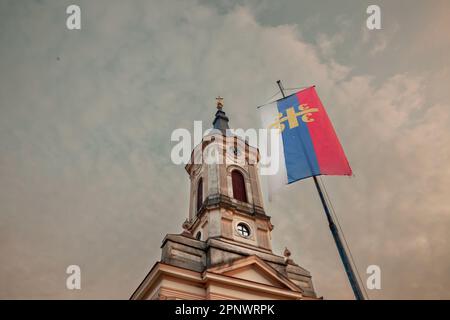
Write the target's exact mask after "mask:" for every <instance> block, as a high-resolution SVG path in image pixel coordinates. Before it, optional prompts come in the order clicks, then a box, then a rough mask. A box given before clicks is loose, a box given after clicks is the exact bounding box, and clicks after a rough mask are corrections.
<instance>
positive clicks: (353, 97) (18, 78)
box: [0, 1, 450, 298]
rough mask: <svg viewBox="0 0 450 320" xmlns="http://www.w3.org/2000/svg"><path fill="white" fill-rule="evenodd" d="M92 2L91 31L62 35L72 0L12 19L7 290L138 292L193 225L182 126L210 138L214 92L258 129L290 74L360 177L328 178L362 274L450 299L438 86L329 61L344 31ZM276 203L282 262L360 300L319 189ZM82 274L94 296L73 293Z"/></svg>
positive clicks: (0, 91) (407, 292) (32, 6)
mask: <svg viewBox="0 0 450 320" xmlns="http://www.w3.org/2000/svg"><path fill="white" fill-rule="evenodd" d="M80 6H81V9H82V19H84V20H83V23H82V30H81V31H79V32H70V31H67V30H66V29H65V21H64V17H65V16H64V12H65V11H64V4H58V5H55V4H53V3H50V2H45V1H44V2H43V3H42V4H40V3H28V4H27V5H18V4H16V3H15V2H10V3H8V5H4V10H3V9H2V10H1V12H8V13H9V14H10V18H7V17H3V16H2V19H1V21H3V24H4V26H5V27H4V28H2V30H7V31H3V32H2V33H1V34H0V36H1V40H2V41H3V43H5V46H2V47H1V48H0V53H1V57H2V59H0V70H1V71H2V72H1V73H0V74H1V75H2V76H1V84H2V85H1V86H0V97H1V109H0V113H1V117H0V130H1V135H0V148H1V152H0V177H1V179H0V181H1V182H0V203H1V205H0V210H1V212H2V215H1V217H0V219H1V223H0V226H1V227H0V235H1V236H0V237H1V239H0V240H1V241H0V243H1V245H0V250H1V253H2V255H3V256H5V257H8V259H5V261H4V263H2V265H1V266H0V277H1V278H0V282H1V283H2V284H4V285H3V286H2V289H1V290H0V297H3V298H18V297H19V298H31V297H42V298H50V297H53V298H128V297H129V295H130V294H131V293H132V292H133V290H134V289H135V287H136V286H137V285H138V284H139V283H140V281H141V280H142V279H143V277H144V276H145V274H146V272H147V271H148V270H149V268H150V267H151V265H152V264H153V263H154V262H155V261H156V259H158V258H159V255H160V249H159V246H160V242H161V240H162V239H163V236H164V235H165V234H166V233H175V232H180V231H181V223H182V222H183V221H184V219H185V217H186V216H187V214H188V177H187V175H186V173H185V172H184V169H183V168H181V167H177V166H175V165H173V164H171V162H170V150H171V147H172V145H171V144H170V134H171V132H172V130H173V129H175V128H179V127H186V128H188V129H191V128H192V126H193V121H194V120H203V121H204V123H205V127H206V124H209V123H210V122H211V121H212V117H213V114H214V97H215V96H216V95H218V94H220V95H222V96H224V97H225V111H226V112H227V114H228V115H229V117H230V119H231V125H232V126H233V127H235V128H239V127H242V128H249V127H258V126H259V122H258V117H257V115H256V111H255V107H256V106H257V105H260V104H261V103H263V102H265V101H266V99H267V98H268V97H270V96H272V95H273V93H274V92H275V91H276V86H275V83H274V81H275V80H277V79H283V81H284V83H285V85H286V86H287V87H290V86H304V85H310V84H316V85H317V90H318V92H319V95H320V96H321V98H322V101H323V102H324V104H325V106H326V107H327V109H328V113H329V115H330V117H331V119H332V121H333V123H334V125H335V127H336V130H337V132H338V134H339V136H340V138H341V141H342V144H343V146H344V149H345V150H346V152H347V155H348V157H349V160H350V163H351V165H352V167H353V169H354V172H355V175H356V177H355V178H351V179H346V178H336V177H326V178H324V180H325V181H326V183H327V188H328V191H329V194H330V197H331V198H332V200H333V202H334V206H335V209H336V212H337V213H338V215H339V217H340V220H341V224H342V227H343V229H344V231H345V232H346V235H347V238H348V240H349V243H350V245H351V247H352V250H353V253H354V256H355V258H356V260H357V264H358V266H359V267H360V270H362V271H364V270H365V268H366V266H367V265H368V264H379V265H380V266H381V269H382V275H383V279H384V280H383V282H382V286H383V290H382V291H380V292H377V293H372V294H373V295H374V296H375V297H380V298H408V297H412V298H420V297H427V298H430V297H440V298H443V297H447V296H448V290H447V287H448V284H449V277H448V275H447V274H446V273H447V270H448V268H449V265H450V259H449V256H448V254H447V252H448V244H447V241H446V239H447V238H446V231H445V230H446V229H448V226H449V223H450V221H449V218H448V217H449V215H448V209H447V207H448V200H447V199H446V197H445V194H446V192H445V191H446V185H448V182H449V181H448V180H449V173H450V171H449V170H448V169H449V168H448V165H447V163H449V161H448V160H449V159H448V155H449V152H448V151H449V150H448V146H449V145H450V143H449V142H450V141H449V137H448V135H447V134H445V133H446V132H447V128H448V125H449V123H448V122H449V119H448V116H447V110H448V104H447V103H446V101H448V100H439V101H436V99H434V98H433V97H430V96H429V95H427V92H426V90H425V88H426V83H425V82H426V81H425V79H423V78H421V77H413V76H410V75H407V74H404V73H398V74H395V75H393V76H390V77H388V78H386V79H384V81H382V82H381V84H375V82H374V81H373V78H372V77H371V76H369V75H366V74H362V75H352V74H351V69H352V65H351V64H348V65H345V64H342V63H338V62H336V60H335V59H334V58H333V57H334V52H335V50H337V49H336V47H335V46H336V45H337V44H339V43H340V40H339V35H336V36H332V37H331V38H323V39H322V41H319V44H317V45H316V44H312V43H308V42H306V41H305V40H303V37H302V28H301V26H298V25H292V24H290V25H277V26H264V25H261V24H260V23H258V21H257V20H255V17H254V12H253V11H252V8H251V7H245V6H234V7H233V8H232V9H229V10H227V11H226V12H221V11H219V10H217V9H215V8H214V7H211V6H204V5H201V4H199V3H197V2H196V1H183V2H177V3H176V4H175V3H174V2H164V3H162V2H154V3H148V2H147V1H136V2H134V4H133V6H131V5H129V4H125V3H124V2H119V1H115V2H111V1H108V2H106V1H104V2H101V1H96V2H95V3H92V2H87V1H86V2H81V4H80ZM44 9H45V10H44ZM61 13H63V15H61ZM13 32H14V36H12V34H13ZM324 53H326V54H324ZM57 57H60V60H59V61H58V60H57ZM205 129H206V128H205ZM266 210H267V212H268V214H269V215H271V216H272V218H273V223H274V224H275V230H274V233H273V243H274V247H275V248H276V249H277V250H278V251H277V252H281V251H280V250H281V249H282V248H283V247H284V246H285V245H287V246H288V247H289V248H290V250H291V251H292V252H293V258H294V259H295V260H296V261H298V263H300V264H301V265H303V266H304V267H306V268H307V269H309V270H310V271H311V272H312V274H313V279H314V283H315V285H316V288H317V290H318V292H319V294H321V295H324V296H325V297H326V298H351V291H350V289H349V287H348V285H347V282H346V279H345V275H344V272H343V270H342V267H341V264H340V261H339V258H338V256H337V253H336V250H335V248H334V244H333V242H332V239H331V238H330V235H329V232H328V230H327V225H326V222H325V219H324V217H323V216H322V211H321V208H320V203H319V202H318V199H317V195H316V194H315V192H314V189H313V186H312V185H311V184H310V183H309V182H304V183H298V184H295V185H292V186H289V187H288V188H286V190H285V192H283V193H281V194H280V195H279V196H278V198H277V199H276V200H275V201H274V202H273V203H267V204H266ZM293 222H294V223H293ZM69 264H79V265H80V266H81V268H82V276H83V279H84V280H82V288H83V289H82V290H81V291H80V292H71V291H67V290H66V289H65V276H66V275H65V269H66V267H67V265H69ZM425 272H427V273H426V274H425ZM430 286H431V287H432V290H429V289H428V288H430Z"/></svg>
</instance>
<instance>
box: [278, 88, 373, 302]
mask: <svg viewBox="0 0 450 320" xmlns="http://www.w3.org/2000/svg"><path fill="white" fill-rule="evenodd" d="M277 84H278V87H279V88H280V91H281V94H282V95H283V98H285V97H286V95H285V94H284V88H283V86H282V84H281V80H278V81H277ZM302 143H303V142H302ZM313 180H314V184H315V185H316V189H317V192H318V193H319V197H320V201H321V202H322V206H323V209H324V211H325V215H326V217H327V220H328V226H329V227H330V231H331V234H332V235H333V239H334V242H335V243H336V247H337V250H338V252H339V256H340V257H341V260H342V264H343V265H344V269H345V272H346V273H347V277H348V281H349V282H350V285H351V287H352V290H353V294H354V295H355V298H356V300H365V297H364V295H363V293H362V290H361V287H360V284H359V282H358V279H357V277H356V273H355V271H354V270H353V266H352V264H351V263H350V259H349V257H348V255H347V251H346V250H345V247H344V245H343V242H342V239H341V236H340V234H339V230H338V228H337V227H336V223H335V222H334V219H333V216H332V215H331V213H330V209H329V208H328V204H327V202H326V200H325V196H324V193H323V191H322V187H321V186H320V184H319V181H318V179H317V177H316V176H313Z"/></svg>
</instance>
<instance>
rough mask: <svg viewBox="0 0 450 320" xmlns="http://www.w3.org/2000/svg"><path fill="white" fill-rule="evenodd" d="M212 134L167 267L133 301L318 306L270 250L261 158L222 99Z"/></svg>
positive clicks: (292, 267)
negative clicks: (308, 302) (233, 128)
mask: <svg viewBox="0 0 450 320" xmlns="http://www.w3.org/2000/svg"><path fill="white" fill-rule="evenodd" d="M217 109H218V110H217V112H216V114H215V118H214V121H213V129H214V130H212V131H211V133H210V134H207V135H205V136H204V137H203V140H202V141H201V143H200V144H199V145H197V146H195V148H194V150H193V151H192V155H191V160H190V162H189V164H187V165H186V171H187V174H188V175H189V179H190V204H189V218H188V219H186V221H185V222H184V223H183V229H184V231H183V232H182V233H181V234H168V235H166V237H165V238H164V240H163V243H162V246H161V248H162V254H161V261H159V262H157V263H155V265H154V266H153V268H152V269H151V271H150V272H149V273H148V275H147V276H146V277H145V279H144V280H143V281H142V283H141V284H140V285H139V287H138V288H137V289H136V291H135V292H134V293H133V295H132V297H131V299H240V300H246V299H283V300H301V299H317V297H316V294H315V292H314V288H313V285H312V280H311V275H310V273H309V272H308V271H307V270H305V269H304V268H302V267H300V266H298V265H297V264H295V263H294V261H292V259H290V257H289V256H290V252H289V250H287V249H285V252H284V253H283V255H282V256H280V255H277V254H275V253H274V252H273V251H272V245H271V232H272V230H273V225H272V224H271V222H270V217H269V216H268V215H267V214H266V212H265V211H264V206H263V201H262V194H261V187H260V182H259V175H258V161H259V151H258V149H257V148H255V147H252V146H250V145H249V144H248V143H247V142H246V141H244V140H242V139H241V138H239V137H237V136H235V135H232V134H230V133H229V132H228V131H227V129H229V125H228V122H229V119H228V117H227V116H226V114H225V112H224V111H223V110H222V109H223V99H222V98H220V97H219V98H217Z"/></svg>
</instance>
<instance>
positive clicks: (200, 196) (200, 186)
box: [197, 178, 203, 212]
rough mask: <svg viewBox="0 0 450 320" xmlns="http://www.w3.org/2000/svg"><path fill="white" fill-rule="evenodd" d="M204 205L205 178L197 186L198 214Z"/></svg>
mask: <svg viewBox="0 0 450 320" xmlns="http://www.w3.org/2000/svg"><path fill="white" fill-rule="evenodd" d="M202 204H203V178H200V180H198V184H197V212H199V211H200V208H201V207H202Z"/></svg>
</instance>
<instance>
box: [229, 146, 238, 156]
mask: <svg viewBox="0 0 450 320" xmlns="http://www.w3.org/2000/svg"><path fill="white" fill-rule="evenodd" d="M228 152H229V153H230V154H232V155H233V156H236V157H237V156H239V155H241V150H240V149H239V148H238V147H230V148H229V149H228Z"/></svg>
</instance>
